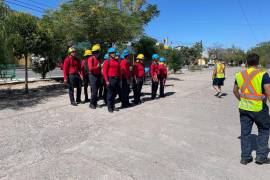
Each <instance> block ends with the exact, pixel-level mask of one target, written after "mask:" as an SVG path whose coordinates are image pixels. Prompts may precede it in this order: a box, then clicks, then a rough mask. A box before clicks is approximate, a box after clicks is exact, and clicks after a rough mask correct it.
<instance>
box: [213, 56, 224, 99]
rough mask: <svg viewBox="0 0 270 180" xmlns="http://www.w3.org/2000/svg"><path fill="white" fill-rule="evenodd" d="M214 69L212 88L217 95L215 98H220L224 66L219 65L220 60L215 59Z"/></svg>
mask: <svg viewBox="0 0 270 180" xmlns="http://www.w3.org/2000/svg"><path fill="white" fill-rule="evenodd" d="M215 63H216V64H215V68H214V71H213V75H212V79H213V87H214V89H215V90H216V92H217V94H216V95H215V96H217V97H219V98H221V97H222V92H221V86H223V85H224V80H225V65H224V64H223V63H221V61H220V60H217V59H215Z"/></svg>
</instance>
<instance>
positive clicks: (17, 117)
mask: <svg viewBox="0 0 270 180" xmlns="http://www.w3.org/2000/svg"><path fill="white" fill-rule="evenodd" d="M237 70H239V69H235V68H231V69H228V72H227V73H226V74H227V79H226V81H225V86H224V96H223V97H222V98H221V99H218V98H216V97H215V96H214V94H215V93H214V91H213V89H212V87H211V71H209V70H205V71H200V72H192V73H191V72H187V71H185V72H184V73H183V74H177V75H171V76H170V78H169V80H168V82H167V86H166V94H167V97H166V98H163V99H157V100H150V85H145V86H144V89H143V92H144V96H143V101H144V103H143V104H141V105H138V106H135V107H131V108H128V109H121V110H120V111H119V112H115V113H113V114H110V113H108V112H107V108H106V107H103V108H101V109H96V110H91V109H89V107H88V104H80V105H79V106H78V107H72V106H70V104H69V100H68V94H67V91H66V90H65V89H64V88H61V87H55V88H52V89H51V88H50V89H46V88H43V89H42V88H40V89H38V90H37V91H36V92H33V93H35V94H36V95H33V94H32V95H31V96H30V97H26V98H22V97H20V98H16V96H15V97H14V98H3V99H1V102H0V179H16V180H20V179H65V180H66V179H70V180H71V179H72V180H73V179H82V180H85V179H93V180H96V179H98V180H112V179H113V180H114V179H116V180H126V179H127V180H128V179H133V180H134V179H136V180H170V179H172V180H179V179H181V180H182V179H183V180H228V179H229V180H255V179H256V180H268V179H269V177H270V171H269V166H268V165H264V166H258V165H256V164H255V163H251V164H249V165H248V166H243V165H241V164H240V163H239V161H240V141H239V135H240V124H239V113H238V109H237V101H236V99H235V98H234V97H233V94H232V87H233V83H234V73H235V72H236V71H237ZM99 103H100V104H101V105H102V103H103V102H102V101H100V102H99ZM117 106H120V104H119V103H118V104H117ZM256 134H257V130H256V129H255V128H254V131H253V135H252V137H251V139H252V141H253V143H252V146H253V148H254V150H256V143H255V142H256V137H257V136H256ZM254 156H255V154H254Z"/></svg>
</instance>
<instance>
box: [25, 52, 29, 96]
mask: <svg viewBox="0 0 270 180" xmlns="http://www.w3.org/2000/svg"><path fill="white" fill-rule="evenodd" d="M27 57H28V54H27V53H25V54H24V59H25V94H28V93H29V91H28V61H27Z"/></svg>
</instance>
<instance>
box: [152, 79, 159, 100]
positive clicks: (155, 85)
mask: <svg viewBox="0 0 270 180" xmlns="http://www.w3.org/2000/svg"><path fill="white" fill-rule="evenodd" d="M157 90H158V82H155V81H153V80H152V99H155V98H156V96H157Z"/></svg>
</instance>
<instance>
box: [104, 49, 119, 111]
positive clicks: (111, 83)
mask: <svg viewBox="0 0 270 180" xmlns="http://www.w3.org/2000/svg"><path fill="white" fill-rule="evenodd" d="M108 53H109V56H110V57H109V60H107V61H104V64H103V75H104V79H105V82H106V86H107V105H108V111H109V112H110V113H113V112H114V111H118V109H116V108H115V97H116V95H117V90H118V87H119V83H120V81H121V79H122V75H121V67H120V62H119V61H118V60H116V59H115V53H116V50H115V48H109V50H108Z"/></svg>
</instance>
